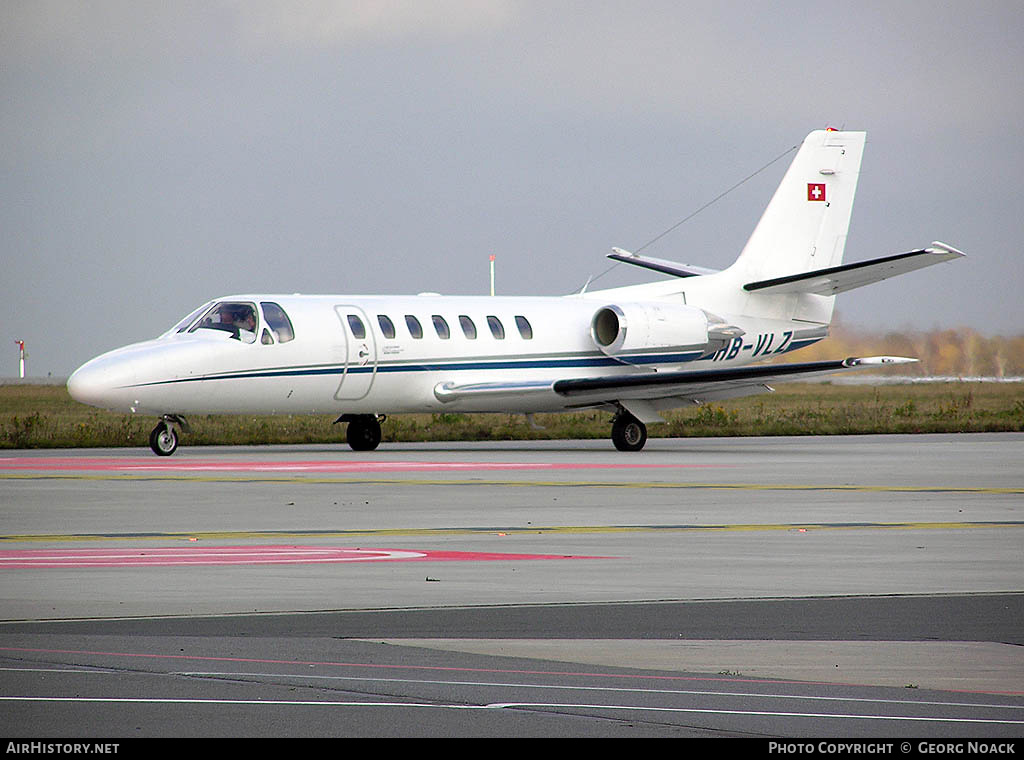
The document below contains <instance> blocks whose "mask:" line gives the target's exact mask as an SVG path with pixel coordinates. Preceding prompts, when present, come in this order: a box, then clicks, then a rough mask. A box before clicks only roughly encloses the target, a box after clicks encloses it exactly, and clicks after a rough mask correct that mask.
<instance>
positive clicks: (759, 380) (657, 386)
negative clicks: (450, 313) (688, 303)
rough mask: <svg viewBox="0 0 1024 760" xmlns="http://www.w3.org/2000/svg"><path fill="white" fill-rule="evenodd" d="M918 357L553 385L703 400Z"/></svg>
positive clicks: (612, 396) (580, 392)
mask: <svg viewBox="0 0 1024 760" xmlns="http://www.w3.org/2000/svg"><path fill="white" fill-rule="evenodd" d="M915 361H917V360H916V359H907V358H904V357H900V356H869V357H864V358H854V357H850V358H848V359H837V360H833V361H821V362H801V363H796V364H766V365H754V366H746V367H726V368H724V369H703V370H694V371H692V372H658V373H655V374H649V375H626V376H609V377H594V378H579V379H572V380H559V381H557V382H555V383H554V386H553V390H554V391H555V393H558V394H560V395H562V396H566V397H569V398H573V399H580V400H583V399H593V400H595V401H596V400H597V399H605V400H608V401H613V400H622V399H638V400H656V399H664V398H672V397H680V398H686V399H695V400H699V401H703V400H712V399H722V398H733V397H736V396H745V395H749V394H752V393H761V392H764V391H766V390H771V389H770V388H767V387H765V386H766V384H767V383H769V382H782V381H784V380H800V379H805V378H810V377H817V376H820V375H828V374H831V373H833V372H841V371H843V370H852V369H864V368H865V367H880V366H888V365H891V364H905V363H908V362H915Z"/></svg>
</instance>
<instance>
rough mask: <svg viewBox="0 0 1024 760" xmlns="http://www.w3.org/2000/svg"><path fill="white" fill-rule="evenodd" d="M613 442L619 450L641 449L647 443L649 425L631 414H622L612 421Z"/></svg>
mask: <svg viewBox="0 0 1024 760" xmlns="http://www.w3.org/2000/svg"><path fill="white" fill-rule="evenodd" d="M612 443H614V444H615V448H617V449H618V450H619V451H640V449H642V448H643V447H644V444H645V443H647V426H646V425H644V423H642V422H641V421H640V420H638V419H637V418H636V417H634V416H633V415H631V414H620V415H619V416H618V417H616V418H615V421H614V422H612Z"/></svg>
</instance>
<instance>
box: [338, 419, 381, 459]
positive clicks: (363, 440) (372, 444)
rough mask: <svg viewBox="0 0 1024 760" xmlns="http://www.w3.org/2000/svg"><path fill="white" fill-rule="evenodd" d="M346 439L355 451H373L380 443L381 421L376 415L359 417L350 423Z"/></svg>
mask: <svg viewBox="0 0 1024 760" xmlns="http://www.w3.org/2000/svg"><path fill="white" fill-rule="evenodd" d="M345 439H346V440H347V441H348V445H349V446H351V447H352V450H353V451H373V450H374V449H375V448H377V446H379V445H380V439H381V432H380V422H378V421H377V419H376V418H375V417H358V418H357V419H354V420H352V421H350V422H349V423H348V430H347V431H345Z"/></svg>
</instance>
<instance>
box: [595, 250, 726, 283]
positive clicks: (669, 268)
mask: <svg viewBox="0 0 1024 760" xmlns="http://www.w3.org/2000/svg"><path fill="white" fill-rule="evenodd" d="M612 251H613V253H609V254H608V258H610V259H615V260H616V261H622V262H624V263H626V264H632V265H633V266H637V267H643V268H644V269H652V270H654V271H655V272H661V273H662V274H670V275H672V276H673V277H699V276H701V275H704V274H714V273H715V272H717V271H718V270H717V269H708V268H707V267H698V266H694V265H693V264H677V263H676V262H674V261H667V260H665V259H655V258H652V257H649V256H641V255H639V254H637V253H630V252H629V251H624V250H622V249H621V248H612Z"/></svg>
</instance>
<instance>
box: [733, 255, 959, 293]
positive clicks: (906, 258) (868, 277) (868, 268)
mask: <svg viewBox="0 0 1024 760" xmlns="http://www.w3.org/2000/svg"><path fill="white" fill-rule="evenodd" d="M963 255H965V254H964V253H963V252H962V251H958V250H957V249H956V248H953V247H951V246H948V245H946V244H945V243H940V242H938V241H936V242H934V243H932V246H931V248H923V249H921V250H919V251H910V252H908V253H897V254H895V255H893V256H883V257H882V258H880V259H871V260H869V261H859V262H857V263H855V264H842V265H840V266H837V267H829V268H828V269H815V270H814V271H812V272H803V273H801V274H794V275H789V276H788V277H776V278H774V279H771V280H760V281H758V282H748V283H747V284H746V285H744V286H743V289H744V290H746V291H748V292H756V293H814V294H816V295H819V296H834V295H835V294H836V293H843V292H845V291H847V290H853V289H854V288H859V287H861V286H862V285H870V284H871V283H873V282H879V281H881V280H886V279H888V278H890V277H895V276H896V275H898V274H906V273H907V272H913V271H914V270H915V269H923V268H924V267H928V266H931V265H932V264H941V263H942V262H943V261H950V260H952V259H958V258H960V257H961V256H963Z"/></svg>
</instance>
